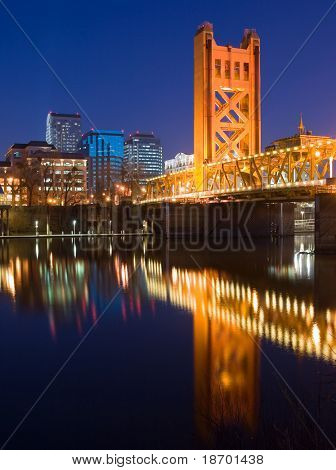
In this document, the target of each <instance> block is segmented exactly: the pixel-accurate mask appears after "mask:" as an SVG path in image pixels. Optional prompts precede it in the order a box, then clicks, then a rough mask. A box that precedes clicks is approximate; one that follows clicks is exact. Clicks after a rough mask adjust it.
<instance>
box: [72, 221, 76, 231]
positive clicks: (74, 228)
mask: <svg viewBox="0 0 336 470" xmlns="http://www.w3.org/2000/svg"><path fill="white" fill-rule="evenodd" d="M76 223H77V220H75V219H74V220H73V221H72V225H73V234H74V235H75V234H76Z"/></svg>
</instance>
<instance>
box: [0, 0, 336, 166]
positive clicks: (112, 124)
mask: <svg viewBox="0 0 336 470" xmlns="http://www.w3.org/2000/svg"><path fill="white" fill-rule="evenodd" d="M0 3H2V2H0ZM5 3H6V5H7V6H8V8H9V9H10V10H11V12H12V13H13V15H14V16H15V17H16V19H17V21H18V22H19V23H20V24H21V26H22V28H23V29H24V30H25V32H26V33H27V34H28V35H29V36H30V37H31V39H32V41H33V42H34V43H35V45H36V46H37V47H38V48H39V49H40V51H41V52H42V54H43V55H44V56H45V58H46V59H47V61H48V62H49V63H50V65H51V66H52V67H53V68H54V69H55V70H56V72H57V74H58V75H59V76H60V77H61V79H62V80H63V82H64V83H65V85H66V86H67V88H68V89H69V90H70V91H71V93H72V94H73V96H74V97H75V98H76V100H77V101H78V102H79V103H80V105H81V107H82V108H83V109H84V110H85V112H86V113H87V115H88V116H89V118H90V120H91V121H92V123H93V124H94V126H95V127H97V128H98V129H99V128H101V129H124V130H125V132H127V133H129V132H131V131H136V130H140V131H154V132H155V133H156V134H157V135H158V136H159V137H160V138H161V141H162V144H163V148H164V158H165V159H168V158H172V157H173V156H174V155H175V154H176V153H177V152H178V151H184V152H187V153H191V152H192V151H193V36H194V33H195V31H196V29H197V26H198V25H199V24H201V23H202V22H203V21H205V20H207V21H210V22H212V23H213V24H214V32H215V39H216V41H217V43H219V44H228V43H230V44H232V45H233V46H238V45H239V43H240V39H241V37H242V34H243V29H244V28H247V27H249V28H255V29H256V30H257V32H258V33H259V35H260V37H261V71H262V75H261V80H262V82H261V83H262V95H263V94H265V93H266V92H267V90H268V89H269V88H270V86H271V85H272V83H273V82H274V81H275V80H276V78H277V77H278V75H279V74H280V73H281V71H282V70H283V68H284V67H285V66H286V65H287V64H288V62H289V61H290V59H291V58H292V57H293V55H294V54H295V53H296V51H297V50H298V49H299V47H300V46H301V45H302V43H303V42H304V40H305V39H306V38H307V36H308V35H309V34H310V33H311V31H312V30H313V28H314V27H315V26H316V24H317V23H318V21H319V20H320V19H321V17H322V16H323V15H324V13H325V12H326V11H327V10H328V8H329V7H330V5H331V4H332V0H327V1H325V0H319V1H316V0H314V1H296V0H292V1H281V2H278V1H277V2H275V1H270V0H267V1H266V0H259V1H253V0H247V1H244V0H240V1H234V2H233V1H232V0H230V1H225V0H216V1H214V0H206V1H205V0H202V1H197V0H188V1H183V0H177V1H175V0H174V1H160V0H156V1H140V0H139V1H136V2H135V1H131V0H95V1H90V2H89V1H85V0H84V1H74V0H73V1H71V0H67V1H65V0H57V1H45V0H43V1H42V0H30V1H29V2H22V0H6V1H5ZM0 31H1V37H2V40H1V45H0V47H1V77H0V81H1V126H0V137H1V140H0V143H1V146H0V152H1V154H3V153H4V152H5V150H6V149H7V148H8V147H9V146H10V145H11V144H12V143H14V142H25V141H29V140H37V139H45V121H46V116H47V113H48V111H49V110H52V111H56V112H63V113H73V112H77V111H79V112H80V109H79V108H78V106H77V105H76V104H75V103H74V102H73V100H72V99H71V97H70V96H69V95H68V93H67V92H66V91H65V90H64V88H63V87H62V86H61V85H60V84H59V82H58V81H57V80H56V79H55V77H54V76H53V74H52V73H51V72H50V70H49V69H48V67H47V65H46V64H45V63H44V62H43V60H42V59H41V58H40V57H39V55H38V54H37V52H36V51H35V50H34V49H33V47H32V46H31V45H30V44H29V42H28V41H27V39H26V38H25V36H24V34H23V33H22V32H21V31H20V30H19V28H18V26H17V25H16V24H15V23H14V22H13V20H12V19H11V18H10V17H9V16H8V14H7V13H6V11H5V10H4V8H3V6H1V5H0ZM335 34H336V5H335V7H334V8H333V9H332V10H331V12H330V13H329V15H328V16H327V17H326V19H325V20H324V21H323V22H322V24H321V26H320V27H319V28H318V30H317V31H316V32H315V34H314V35H313V36H312V38H311V39H310V40H309V42H308V43H307V45H306V46H305V48H304V49H303V51H302V52H300V54H299V55H298V57H297V58H296V59H295V60H294V62H293V63H292V64H291V66H290V67H289V69H288V70H287V71H286V73H285V74H284V75H283V77H282V78H281V79H280V81H279V82H278V83H277V84H276V85H275V86H274V88H273V89H272V91H271V92H270V94H269V95H268V96H267V98H266V99H265V100H264V102H263V106H262V143H263V146H265V145H267V144H268V143H269V142H270V141H271V140H272V139H275V138H278V137H284V136H287V135H291V134H293V133H295V131H296V127H297V124H298V120H299V113H300V111H302V112H303V118H304V123H305V125H306V126H307V128H308V129H312V130H313V132H314V133H316V134H322V135H331V136H335V134H336V106H335V104H336V84H335V83H336V47H335ZM81 114H82V118H83V119H82V126H83V131H85V130H88V129H90V128H91V127H92V124H91V123H90V122H89V121H88V120H87V119H86V118H85V117H84V116H83V113H81Z"/></svg>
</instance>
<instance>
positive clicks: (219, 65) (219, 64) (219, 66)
mask: <svg viewBox="0 0 336 470" xmlns="http://www.w3.org/2000/svg"><path fill="white" fill-rule="evenodd" d="M221 74H222V62H221V60H220V59H215V76H216V77H220V76H221Z"/></svg>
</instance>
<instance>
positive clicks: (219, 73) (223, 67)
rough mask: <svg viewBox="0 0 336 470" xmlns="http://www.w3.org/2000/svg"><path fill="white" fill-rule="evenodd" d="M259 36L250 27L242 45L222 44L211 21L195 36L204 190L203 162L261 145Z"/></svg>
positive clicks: (199, 178)
mask: <svg viewBox="0 0 336 470" xmlns="http://www.w3.org/2000/svg"><path fill="white" fill-rule="evenodd" d="M260 121H261V113H260V39H259V36H258V34H257V33H256V31H255V30H252V29H246V30H245V31H244V36H243V39H242V42H241V44H240V47H239V48H235V47H232V46H230V45H227V46H219V45H217V44H216V41H215V39H214V35H213V27H212V25H211V24H210V23H204V24H203V25H201V26H200V27H199V29H198V31H197V32H196V35H195V38H194V154H195V157H194V158H195V160H194V181H195V189H196V191H202V190H205V189H206V187H205V181H206V178H205V175H204V168H203V164H204V163H211V162H218V161H228V160H233V159H235V158H239V157H244V156H246V155H252V154H256V153H259V152H260V150H261V125H260V124H261V122H260Z"/></svg>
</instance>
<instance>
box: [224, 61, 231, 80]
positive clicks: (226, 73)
mask: <svg viewBox="0 0 336 470" xmlns="http://www.w3.org/2000/svg"><path fill="white" fill-rule="evenodd" d="M225 78H230V61H229V60H226V61H225Z"/></svg>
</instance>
